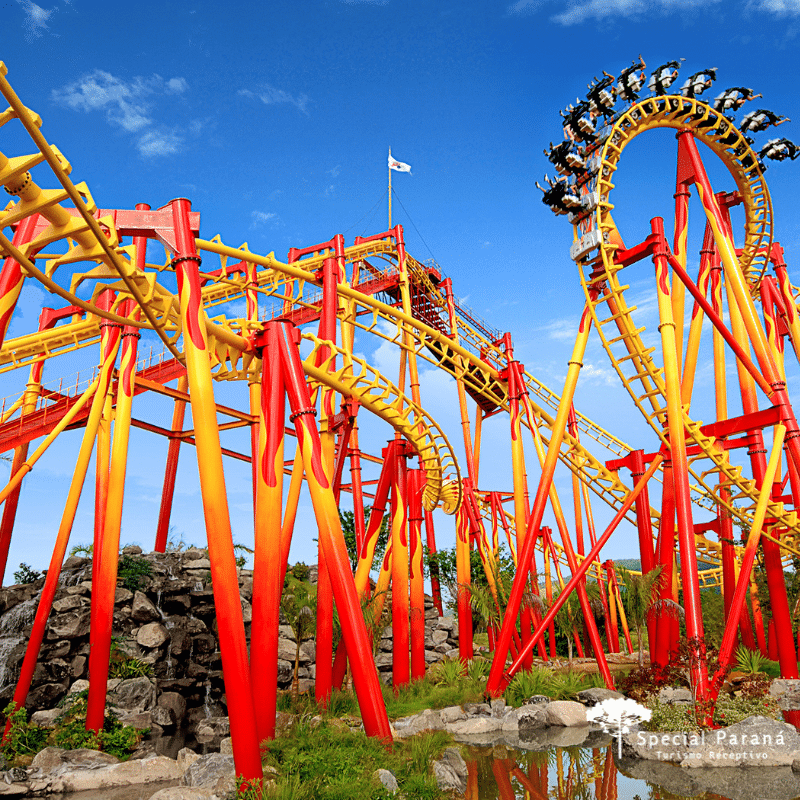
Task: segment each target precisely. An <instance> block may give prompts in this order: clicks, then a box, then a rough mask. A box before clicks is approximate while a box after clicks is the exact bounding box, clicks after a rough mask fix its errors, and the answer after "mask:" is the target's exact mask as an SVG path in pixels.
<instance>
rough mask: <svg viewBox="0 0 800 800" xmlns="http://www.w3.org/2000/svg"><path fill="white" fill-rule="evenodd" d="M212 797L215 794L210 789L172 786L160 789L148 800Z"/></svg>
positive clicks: (198, 799)
mask: <svg viewBox="0 0 800 800" xmlns="http://www.w3.org/2000/svg"><path fill="white" fill-rule="evenodd" d="M214 797H216V795H215V794H214V792H213V791H212V790H211V789H200V788H198V787H192V788H189V787H187V786H173V787H172V788H170V789H160V790H159V791H157V792H156V793H155V794H154V795H151V796H150V800H213V798H214Z"/></svg>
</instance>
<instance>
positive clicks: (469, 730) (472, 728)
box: [445, 717, 503, 736]
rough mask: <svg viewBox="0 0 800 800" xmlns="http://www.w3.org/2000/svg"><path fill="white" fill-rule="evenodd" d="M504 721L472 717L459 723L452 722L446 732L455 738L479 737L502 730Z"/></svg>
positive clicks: (494, 718) (493, 718)
mask: <svg viewBox="0 0 800 800" xmlns="http://www.w3.org/2000/svg"><path fill="white" fill-rule="evenodd" d="M502 727H503V720H502V719H498V718H497V717H470V718H468V719H465V720H461V721H459V722H451V723H450V724H449V725H446V726H445V730H446V731H447V732H448V733H451V734H453V736H478V735H481V734H485V733H494V732H495V731H499V730H501V729H502Z"/></svg>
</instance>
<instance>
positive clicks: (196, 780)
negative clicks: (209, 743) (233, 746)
mask: <svg viewBox="0 0 800 800" xmlns="http://www.w3.org/2000/svg"><path fill="white" fill-rule="evenodd" d="M231 782H232V784H233V785H232V789H233V791H235V790H236V770H235V767H234V765H233V756H225V755H222V753H209V754H208V755H205V756H200V758H198V759H197V761H195V762H194V763H193V764H192V765H191V766H190V767H189V769H187V770H186V772H185V773H184V774H183V778H182V779H181V783H182V784H183V785H184V786H200V787H202V788H206V789H213V790H214V793H215V794H219V793H221V792H220V791H219V790H223V791H230V789H225V787H227V786H229V785H230V784H231Z"/></svg>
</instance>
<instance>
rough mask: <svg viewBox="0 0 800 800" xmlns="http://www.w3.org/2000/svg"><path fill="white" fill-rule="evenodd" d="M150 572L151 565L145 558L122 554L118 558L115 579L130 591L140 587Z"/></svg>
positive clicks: (151, 572)
mask: <svg viewBox="0 0 800 800" xmlns="http://www.w3.org/2000/svg"><path fill="white" fill-rule="evenodd" d="M152 574H153V565H152V564H151V563H150V562H149V561H148V560H147V559H146V558H138V557H137V556H128V555H124V556H121V557H120V559H119V565H118V567H117V580H119V581H122V585H123V586H124V587H125V588H126V589H129V590H130V591H132V592H135V591H137V590H138V589H141V588H142V586H144V584H145V582H146V579H147V578H149V577H150V576H151V575H152Z"/></svg>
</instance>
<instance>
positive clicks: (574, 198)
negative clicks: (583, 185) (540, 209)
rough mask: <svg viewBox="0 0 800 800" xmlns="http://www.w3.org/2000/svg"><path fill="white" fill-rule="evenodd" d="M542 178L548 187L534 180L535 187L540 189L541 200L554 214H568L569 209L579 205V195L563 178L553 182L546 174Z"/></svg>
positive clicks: (574, 208) (576, 207) (571, 209)
mask: <svg viewBox="0 0 800 800" xmlns="http://www.w3.org/2000/svg"><path fill="white" fill-rule="evenodd" d="M544 179H545V182H546V183H547V187H548V188H546V189H545V187H544V186H541V185H540V184H539V182H538V181H537V182H536V188H537V189H540V190H541V191H542V193H543V195H542V202H543V203H544V204H545V205H546V206H549V207H550V210H551V211H552V212H553V213H554V214H556V215H560V214H569V213H570V211H574V210H576V209H578V208H580V207H581V198H580V195H578V193H577V192H576V191H575V189H574V187H572V186H570V185H569V184H568V183H567V182H566V181H565V180H556V181H555V182H553V181H551V180H550V178H548V177H547V175H545V176H544Z"/></svg>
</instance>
